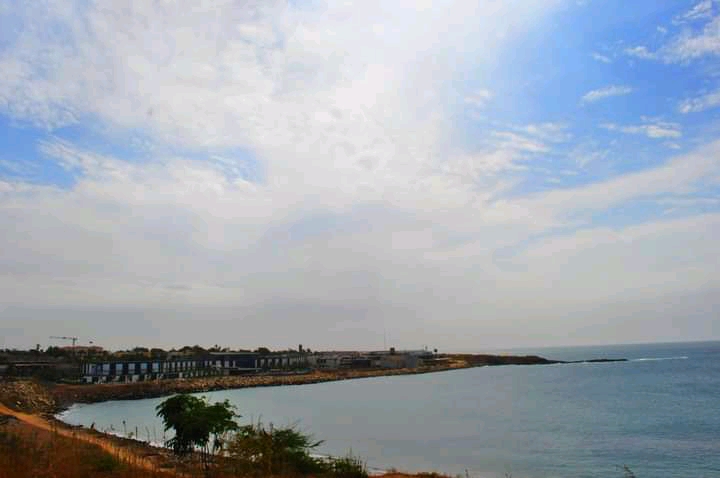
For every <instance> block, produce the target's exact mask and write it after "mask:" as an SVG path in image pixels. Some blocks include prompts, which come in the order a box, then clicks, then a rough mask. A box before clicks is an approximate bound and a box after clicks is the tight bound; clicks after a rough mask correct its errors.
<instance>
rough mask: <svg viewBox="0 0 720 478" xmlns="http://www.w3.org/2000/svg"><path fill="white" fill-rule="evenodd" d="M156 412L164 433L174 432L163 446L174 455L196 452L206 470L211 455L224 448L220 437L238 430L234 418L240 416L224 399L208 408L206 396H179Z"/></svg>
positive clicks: (161, 405)
mask: <svg viewBox="0 0 720 478" xmlns="http://www.w3.org/2000/svg"><path fill="white" fill-rule="evenodd" d="M156 410H157V415H158V416H159V417H161V418H162V420H163V423H164V425H165V430H166V431H167V430H170V429H173V431H174V432H175V436H174V437H173V438H171V439H170V440H168V441H167V443H166V445H167V446H168V447H170V448H172V450H173V452H174V453H175V454H177V455H186V454H188V453H190V452H192V451H193V450H196V449H199V450H200V457H201V459H202V462H203V465H204V466H205V468H206V469H207V468H208V466H209V464H210V456H211V455H214V454H215V452H216V451H218V450H220V449H222V448H223V446H224V443H223V435H224V434H226V433H228V432H230V431H233V430H237V429H238V424H237V423H236V422H235V418H237V417H239V415H237V414H236V413H235V411H234V407H233V406H232V405H231V404H230V402H229V401H227V400H225V401H224V402H215V403H214V404H212V405H211V404H209V403H208V401H207V399H205V397H203V398H198V397H194V396H192V395H188V394H179V395H174V396H172V397H170V398H168V399H167V400H165V401H163V402H162V403H161V404H160V405H158V406H157V407H156Z"/></svg>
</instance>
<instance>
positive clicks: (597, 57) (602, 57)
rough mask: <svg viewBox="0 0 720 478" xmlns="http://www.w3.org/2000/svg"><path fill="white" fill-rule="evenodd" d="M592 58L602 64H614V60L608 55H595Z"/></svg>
mask: <svg viewBox="0 0 720 478" xmlns="http://www.w3.org/2000/svg"><path fill="white" fill-rule="evenodd" d="M592 57H593V58H594V59H595V60H597V61H600V62H602V63H612V59H611V58H610V57H609V56H607V55H601V54H600V53H593V54H592Z"/></svg>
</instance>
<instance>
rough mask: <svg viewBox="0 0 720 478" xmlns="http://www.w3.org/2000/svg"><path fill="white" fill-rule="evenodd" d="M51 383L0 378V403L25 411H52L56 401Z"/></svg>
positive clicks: (54, 408) (56, 404)
mask: <svg viewBox="0 0 720 478" xmlns="http://www.w3.org/2000/svg"><path fill="white" fill-rule="evenodd" d="M52 388H53V386H52V384H45V383H40V382H36V381H33V380H9V379H2V380H0V403H2V404H4V405H5V406H7V407H9V408H12V409H13V410H17V411H20V412H25V413H38V414H43V413H53V412H54V411H56V410H57V406H58V403H57V401H56V399H55V397H54V396H53V394H52V391H51V389H52Z"/></svg>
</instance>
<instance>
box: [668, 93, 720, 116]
mask: <svg viewBox="0 0 720 478" xmlns="http://www.w3.org/2000/svg"><path fill="white" fill-rule="evenodd" d="M719 106H720V90H716V91H713V92H711V93H707V94H705V95H702V96H698V97H695V98H688V99H686V100H683V101H682V102H681V103H680V105H679V106H678V111H680V112H681V113H683V114H688V113H699V112H701V111H705V110H709V109H712V108H717V107H719Z"/></svg>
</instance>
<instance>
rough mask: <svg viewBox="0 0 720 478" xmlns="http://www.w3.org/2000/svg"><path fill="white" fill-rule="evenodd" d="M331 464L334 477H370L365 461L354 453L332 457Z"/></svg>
mask: <svg viewBox="0 0 720 478" xmlns="http://www.w3.org/2000/svg"><path fill="white" fill-rule="evenodd" d="M330 464H331V473H332V476H333V477H334V478H368V472H367V467H366V466H365V462H364V461H362V460H361V459H360V458H359V457H356V456H353V455H352V453H349V454H348V455H347V456H344V457H341V458H332V459H331V460H330Z"/></svg>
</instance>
